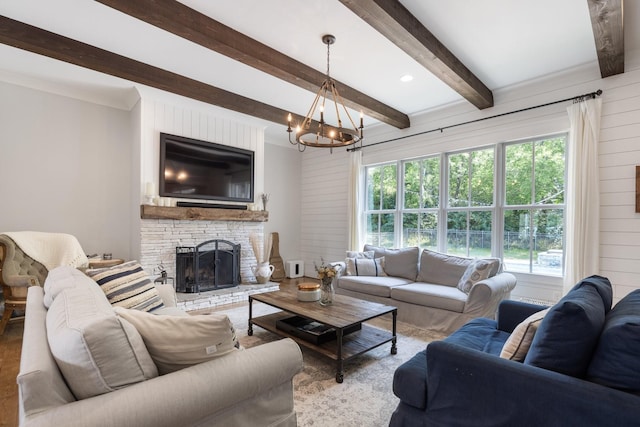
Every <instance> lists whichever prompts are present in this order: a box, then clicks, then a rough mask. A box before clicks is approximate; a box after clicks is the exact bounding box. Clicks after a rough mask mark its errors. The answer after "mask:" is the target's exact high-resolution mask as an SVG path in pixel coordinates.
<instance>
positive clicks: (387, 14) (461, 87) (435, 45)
mask: <svg viewBox="0 0 640 427" xmlns="http://www.w3.org/2000/svg"><path fill="white" fill-rule="evenodd" d="M340 2H341V3H342V4H344V5H345V6H346V7H348V8H349V9H351V11H352V12H354V13H355V14H356V15H358V16H359V17H360V18H362V19H363V20H364V21H365V22H366V23H368V24H369V25H371V26H372V27H373V28H375V29H376V30H378V32H380V33H381V34H382V35H384V36H385V37H386V38H388V39H389V40H391V41H392V42H393V43H394V44H396V45H397V46H398V47H400V48H401V49H402V50H404V51H405V52H406V53H407V54H409V55H410V56H411V57H412V58H414V59H415V60H416V61H418V62H419V63H420V64H421V65H422V66H423V67H425V68H426V69H427V70H429V71H430V72H431V73H433V74H434V75H435V76H436V77H438V78H439V79H440V80H442V81H443V82H444V83H446V84H447V85H449V86H450V87H451V88H452V89H453V90H455V91H456V92H458V93H459V94H460V95H462V96H463V97H464V98H465V99H466V100H468V101H469V102H471V103H472V104H473V105H475V106H476V107H478V108H479V109H483V108H487V107H492V106H493V94H492V92H491V90H489V88H487V87H486V86H485V85H484V83H482V82H481V81H480V79H479V78H477V77H476V76H475V75H474V74H473V73H472V72H471V71H470V70H469V69H468V68H467V67H466V66H465V65H464V64H463V63H462V62H460V60H459V59H458V58H456V57H455V55H453V53H451V51H449V50H448V49H447V48H446V47H445V46H444V45H443V44H442V43H440V41H439V40H438V39H437V38H436V37H435V36H434V35H433V34H432V33H431V32H430V31H429V30H427V29H426V28H425V27H424V26H423V25H422V23H420V21H418V19H417V18H416V17H415V16H413V15H412V14H411V13H410V12H409V11H408V10H407V9H406V8H405V7H404V6H403V5H402V4H400V2H399V1H398V0H340Z"/></svg>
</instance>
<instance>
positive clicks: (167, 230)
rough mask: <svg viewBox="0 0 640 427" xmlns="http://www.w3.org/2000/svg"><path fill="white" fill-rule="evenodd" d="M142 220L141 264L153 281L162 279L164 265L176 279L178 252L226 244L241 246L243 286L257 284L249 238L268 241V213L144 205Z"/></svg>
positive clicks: (241, 277) (240, 273) (240, 268)
mask: <svg viewBox="0 0 640 427" xmlns="http://www.w3.org/2000/svg"><path fill="white" fill-rule="evenodd" d="M141 217H142V220H141V226H140V263H141V264H142V266H143V268H144V269H145V270H146V271H147V272H148V273H149V274H150V275H151V277H153V278H155V277H157V276H159V275H160V270H159V269H158V266H159V265H162V266H163V267H164V269H165V270H166V271H167V275H168V276H169V277H173V278H176V248H179V247H194V248H195V247H197V246H198V245H200V244H202V243H203V242H208V241H210V240H225V241H229V242H233V244H237V245H239V250H238V254H239V267H238V268H239V276H240V277H239V283H240V284H252V283H255V282H256V280H255V277H254V275H253V272H252V270H251V267H252V266H255V265H256V259H255V257H254V254H253V250H252V249H251V242H250V240H249V236H251V235H252V234H255V235H256V236H258V238H259V239H260V241H263V240H264V226H263V223H264V221H266V220H267V218H268V214H267V212H264V211H244V210H231V209H205V208H181V207H160V206H149V205H143V206H142V209H141Z"/></svg>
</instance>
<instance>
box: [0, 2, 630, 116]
mask: <svg viewBox="0 0 640 427" xmlns="http://www.w3.org/2000/svg"><path fill="white" fill-rule="evenodd" d="M181 2H182V3H183V4H185V5H187V6H189V7H191V8H193V9H196V10H198V11H200V12H202V13H204V14H206V15H208V16H210V17H211V18H213V19H215V20H218V21H220V22H222V23H224V24H226V25H228V26H230V27H232V28H234V29H235V30H237V31H240V32H242V33H245V34H247V35H249V36H250V37H252V38H254V39H256V40H258V41H260V42H262V43H264V44H267V45H269V46H271V47H273V48H275V49H276V50H278V51H280V52H282V53H284V54H285V55H287V56H290V57H292V58H294V59H296V60H298V61H300V62H302V63H304V64H307V65H309V66H311V67H313V68H315V69H317V70H319V71H321V72H324V71H325V69H326V46H325V45H324V44H322V42H321V36H322V35H323V34H326V33H330V34H333V35H335V36H336V38H337V41H336V43H335V44H334V45H333V46H332V47H331V75H332V76H333V77H335V78H336V79H337V80H338V81H340V82H343V83H345V84H348V85H350V86H351V87H353V88H355V89H357V90H359V91H361V92H364V93H366V94H367V95H369V96H372V97H373V98H375V99H377V100H379V101H381V102H383V103H385V104H387V105H389V106H391V107H393V108H395V109H397V110H400V111H401V112H403V113H405V114H407V115H409V116H411V115H414V114H416V113H419V112H422V111H425V110H428V109H431V108H434V107H438V106H442V105H444V104H449V103H453V102H460V101H462V100H463V98H462V97H461V96H460V95H459V94H458V93H456V92H455V91H453V90H452V89H450V88H449V87H448V86H447V85H445V84H444V83H442V82H441V81H440V80H439V79H437V78H436V77H434V76H433V75H432V74H431V73H429V72H428V71H427V70H426V69H424V68H423V67H422V66H421V65H419V64H418V63H417V62H416V61H415V60H413V59H412V58H411V57H409V56H408V55H407V54H405V53H404V52H403V51H402V50H400V49H399V48H398V47H397V46H395V45H394V44H393V43H391V42H390V41H389V40H387V39H386V38H385V37H383V36H382V35H381V34H379V33H378V32H377V31H376V30H374V29H373V28H372V27H370V26H368V25H367V24H366V23H365V22H364V21H362V20H361V19H360V18H359V17H358V16H356V15H355V14H353V13H352V12H351V11H350V10H349V9H347V8H346V7H345V6H343V5H342V4H341V3H340V2H339V1H337V0H269V1H266V0H262V1H256V0H233V1H231V0H226V1H222V0H217V1H210V0H182V1H181ZM400 2H401V3H402V4H403V5H404V6H405V7H406V8H407V9H408V10H409V11H410V12H411V13H412V14H413V15H414V16H416V17H417V18H418V19H419V20H420V21H421V22H422V24H423V25H424V26H425V27H426V28H428V29H429V30H430V31H431V32H432V33H433V34H434V35H435V36H436V37H437V38H438V39H439V40H440V41H441V42H442V43H443V44H444V45H445V46H447V48H448V49H449V50H450V51H451V52H452V53H453V54H454V55H455V56H456V57H457V58H458V59H459V60H461V61H462V62H463V63H464V64H465V65H466V66H467V68H469V69H470V70H471V72H472V73H474V74H475V75H476V76H477V77H478V78H479V79H480V80H481V81H482V82H483V83H484V84H485V85H486V86H487V87H488V88H489V89H491V90H496V89H500V88H504V87H508V86H510V85H514V84H518V83H522V82H524V81H527V80H530V79H533V78H537V77H540V76H544V75H547V74H551V73H555V72H558V71H562V70H566V69H570V68H573V67H576V66H580V65H583V64H586V63H593V62H595V61H597V56H596V50H595V43H594V38H593V32H592V27H591V22H590V19H589V11H588V6H587V1H586V0H560V1H559V0H518V1H513V0H482V1H478V0H448V1H442V0H401V1H400ZM639 3H640V2H639V1H637V0H627V1H626V2H625V4H624V7H625V8H624V24H625V50H627V51H630V50H635V49H638V48H640V28H638V25H639V24H638V23H639V22H640V4H639ZM0 15H4V16H7V17H9V18H12V19H15V20H18V21H22V22H25V23H28V24H31V25H34V26H37V27H40V28H43V29H46V30H49V31H52V32H54V33H58V34H61V35H64V36H67V37H70V38H73V39H76V40H80V41H83V42H85V43H88V44H91V45H94V46H97V47H100V48H103V49H106V50H109V51H112V52H115V53H118V54H120V55H124V56H127V57H130V58H132V59H136V60H138V61H142V62H145V63H148V64H151V65H154V66H157V67H160V68H163V69H166V70H169V71H172V72H176V73H179V74H182V75H184V76H187V77H190V78H193V79H196V80H200V81H202V82H205V83H208V84H211V85H214V86H218V87H220V88H223V89H226V90H228V91H231V92H235V93H237V94H240V95H243V96H247V97H249V98H252V99H255V100H258V101H261V102H264V103H267V104H270V105H273V106H276V107H279V108H282V109H284V110H290V111H293V112H296V113H298V114H306V112H307V110H308V108H309V105H310V104H311V101H312V99H313V96H314V93H311V92H309V91H306V90H304V89H301V88H299V87H297V86H293V85H291V84H289V83H285V82H283V81H281V80H279V79H276V78H275V77H272V76H269V75H267V74H265V73H263V72H260V71H257V70H255V69H253V68H251V67H249V66H247V65H244V64H241V63H239V62H236V61H234V60H232V59H229V58H227V57H225V56H223V55H221V54H218V53H216V52H213V51H210V50H208V49H206V48H204V47H202V46H199V45H196V44H194V43H192V42H189V41H186V40H183V39H180V38H178V37H176V36H174V35H172V34H170V33H168V32H165V31H164V30H160V29H158V28H156V27H153V26H151V25H149V24H146V23H144V22H141V21H138V20H137V19H135V18H132V17H130V16H127V15H125V14H123V13H121V12H118V11H116V10H114V9H111V8H109V7H107V6H104V5H102V4H100V3H98V2H94V1H87V0H56V1H51V0H2V1H0ZM405 74H410V75H412V76H413V77H414V79H413V80H412V81H411V82H409V83H402V82H401V81H400V77H402V76H403V75H405ZM0 79H2V80H5V81H10V82H14V83H19V84H25V85H29V86H34V87H37V88H40V89H44V90H51V91H54V92H59V91H61V90H63V91H67V92H70V93H73V94H74V95H73V96H77V97H79V98H87V99H93V100H95V99H99V102H102V103H105V104H107V105H112V106H116V107H119V108H130V107H131V105H132V103H133V102H135V100H133V99H132V98H134V97H135V91H133V90H132V89H131V88H132V87H133V86H134V84H133V83H130V82H126V81H123V80H121V79H118V78H115V77H111V76H108V75H104V74H101V73H98V72H94V71H90V70H86V69H82V68H80V67H77V66H74V65H69V64H66V63H62V62H59V61H56V60H53V59H48V58H45V57H42V56H39V55H37V54H33V53H29V52H25V51H22V50H19V49H16V48H12V47H9V46H6V45H0ZM283 122H284V118H283ZM374 122H375V120H373V119H370V118H367V119H366V121H365V124H367V125H368V124H371V123H374ZM265 123H266V122H265ZM283 127H284V126H283Z"/></svg>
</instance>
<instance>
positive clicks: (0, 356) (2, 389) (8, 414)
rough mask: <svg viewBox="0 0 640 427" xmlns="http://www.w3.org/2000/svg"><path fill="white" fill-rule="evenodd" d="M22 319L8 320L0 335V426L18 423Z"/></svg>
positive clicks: (7, 426)
mask: <svg viewBox="0 0 640 427" xmlns="http://www.w3.org/2000/svg"><path fill="white" fill-rule="evenodd" d="M23 331H24V321H22V320H16V321H12V322H9V324H8V325H7V328H6V329H5V331H4V334H3V335H2V336H0V414H1V415H0V426H2V427H15V426H17V425H18V385H17V384H16V377H17V376H18V371H19V370H20V351H21V350H22V332H23Z"/></svg>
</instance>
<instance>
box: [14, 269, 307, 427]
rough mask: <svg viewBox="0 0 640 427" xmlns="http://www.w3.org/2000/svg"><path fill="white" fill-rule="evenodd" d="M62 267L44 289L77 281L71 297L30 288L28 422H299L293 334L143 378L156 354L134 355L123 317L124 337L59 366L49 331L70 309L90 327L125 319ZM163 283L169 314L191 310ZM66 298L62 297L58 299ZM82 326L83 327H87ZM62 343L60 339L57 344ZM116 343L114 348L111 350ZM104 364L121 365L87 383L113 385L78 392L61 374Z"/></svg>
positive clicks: (24, 368) (23, 363) (23, 383)
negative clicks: (99, 320) (97, 319)
mask: <svg viewBox="0 0 640 427" xmlns="http://www.w3.org/2000/svg"><path fill="white" fill-rule="evenodd" d="M59 269H61V270H59ZM59 269H58V268H57V269H54V270H52V271H51V272H50V273H49V275H48V277H47V281H46V282H45V289H49V287H48V286H47V285H52V284H55V283H51V282H56V281H63V282H64V286H62V288H65V287H67V285H69V286H68V287H69V289H71V290H68V289H63V290H62V291H61V292H62V293H60V294H59V295H64V297H63V298H61V297H60V296H59V295H58V296H55V295H53V297H55V300H54V301H53V303H51V304H49V303H48V304H47V305H48V306H49V307H50V308H49V310H48V309H47V307H46V306H45V300H46V299H50V298H51V297H52V296H51V295H47V296H45V292H44V291H45V289H43V288H42V287H40V286H32V287H30V288H29V290H28V298H27V309H26V319H25V325H24V338H23V344H22V357H21V360H20V373H19V375H18V378H17V381H18V387H19V405H20V408H19V409H20V411H19V414H20V425H21V426H29V427H31V426H66V427H69V426H92V427H95V426H114V427H115V426H118V427H123V426H136V427H141V426H154V427H159V426H195V425H197V426H209V425H218V426H245V425H246V426H249V425H250V426H295V425H297V421H296V413H295V411H294V404H293V384H292V379H293V377H294V375H295V374H296V373H298V372H299V371H300V370H301V369H302V354H301V352H300V348H299V347H298V345H297V344H296V343H295V342H293V341H292V340H290V339H283V340H280V341H276V342H272V343H268V344H264V345H260V346H257V347H253V348H249V349H233V350H232V351H230V352H229V353H226V354H224V355H222V356H219V357H217V358H215V359H213V360H209V361H207V362H204V363H199V364H196V365H194V366H191V367H187V368H184V369H181V370H177V371H175V372H172V373H167V374H164V375H159V376H156V375H150V377H151V378H150V379H144V378H142V380H140V378H137V379H136V378H134V377H136V376H138V377H139V376H145V375H146V371H145V373H142V374H140V372H142V371H144V370H145V368H142V369H139V368H141V367H144V366H147V368H146V369H147V371H150V370H153V369H154V368H155V367H153V366H150V365H149V364H148V363H147V365H145V360H146V362H148V359H145V358H144V357H142V356H138V353H135V354H136V355H135V360H130V358H128V356H127V355H128V354H130V353H131V352H130V350H131V349H130V347H129V346H127V344H131V346H133V347H135V345H136V344H135V342H134V340H133V339H130V336H131V335H129V332H130V331H129V330H128V329H127V327H125V326H124V323H123V324H122V325H123V326H122V329H123V330H124V331H125V333H126V334H128V335H126V337H125V338H126V339H125V341H126V342H125V345H124V346H123V345H121V344H122V343H119V344H117V345H114V346H113V347H109V346H107V347H105V348H103V349H102V350H103V353H102V354H100V351H96V350H95V349H93V350H92V353H91V358H90V360H89V361H88V363H85V364H82V363H78V365H77V366H68V365H65V366H63V368H64V369H60V368H59V362H60V360H58V361H56V359H55V358H54V356H53V354H52V348H53V347H50V346H49V341H48V336H47V334H48V330H49V332H51V329H55V328H57V327H58V324H59V323H62V322H63V321H65V318H69V317H70V316H76V319H77V318H78V317H81V318H82V319H81V321H82V322H80V323H82V325H87V324H88V323H87V322H86V320H87V319H91V317H92V316H95V315H97V316H103V317H104V318H106V319H107V320H108V321H109V322H111V323H110V325H111V326H113V325H116V329H118V327H117V325H120V323H118V322H119V320H115V323H114V319H117V318H118V317H117V316H116V315H115V314H113V318H114V319H111V317H110V316H111V315H110V313H109V310H113V309H112V308H111V305H110V304H109V303H108V301H107V299H106V296H105V295H104V293H103V292H102V290H100V288H99V287H98V286H97V284H96V282H95V281H93V280H92V279H91V278H89V277H87V276H86V275H85V274H84V273H82V272H80V271H79V270H76V269H73V268H71V267H59ZM96 288H97V289H98V291H97V292H96V291H95V289H96ZM157 288H158V291H159V292H160V296H161V297H162V300H163V303H164V305H165V307H164V308H162V309H161V310H162V311H163V312H164V314H168V313H169V314H172V315H185V313H182V312H180V310H179V309H177V308H176V307H175V294H174V292H173V289H172V288H171V285H158V286H157ZM58 290H60V289H58ZM61 299H62V300H63V301H64V302H60V301H59V300H61ZM54 304H55V306H54ZM105 304H106V305H105ZM61 306H62V307H61ZM107 307H108V308H107ZM52 312H53V313H52ZM94 313H97V314H94ZM89 323H90V322H89ZM125 323H126V322H125ZM72 326H73V325H72ZM82 328H84V329H85V330H84V331H81V330H80V329H82ZM88 329H90V327H88V326H82V327H78V328H76V330H73V328H72V330H70V331H67V332H65V333H67V335H66V336H67V337H68V336H69V334H77V333H79V332H83V333H85V334H87V332H86V330H88ZM101 333H102V332H101V331H98V334H95V333H94V339H95V335H97V336H98V339H97V342H96V343H95V344H87V345H88V346H91V345H96V346H97V345H101V344H104V343H101V342H100V341H101V340H102V337H101V335H100V334H101ZM109 333H110V332H109ZM105 335H107V333H105ZM85 336H86V335H85ZM53 339H56V338H53ZM105 339H106V338H105ZM129 341H131V342H129ZM87 342H88V341H87ZM59 344H60V342H58V343H56V346H58V345H59ZM85 344H86V343H85ZM139 344H140V343H139V342H138V345H139ZM65 345H66V343H65ZM70 345H77V343H76V344H70ZM109 349H111V351H112V354H104V353H108V352H109ZM138 350H140V348H138V349H136V351H138ZM144 350H146V349H143V352H144ZM70 353H71V355H70V357H71V358H73V360H76V358H77V359H81V357H82V355H81V354H75V352H70ZM77 353H82V352H77ZM123 357H124V358H125V359H126V360H125V359H123ZM58 359H60V358H59V357H58ZM105 360H106V361H105ZM101 363H102V364H103V365H104V364H107V365H108V364H110V365H111V368H113V367H114V366H113V365H114V364H116V366H115V368H116V369H114V371H113V372H111V373H110V374H109V373H107V374H105V373H104V372H103V371H101V372H100V374H99V375H94V374H91V375H86V376H83V377H82V378H80V380H81V381H84V382H85V383H88V384H84V385H88V386H90V387H107V388H111V389H113V391H108V392H104V393H101V394H97V395H95V396H92V397H87V398H83V399H76V397H75V396H74V393H73V392H72V390H77V388H74V387H73V386H72V385H71V383H70V382H69V380H70V379H71V378H69V375H67V377H65V376H64V375H63V372H67V373H69V372H74V371H78V372H83V371H82V370H83V369H87V368H88V365H97V364H101ZM125 365H126V366H125ZM131 366H133V368H132V367H131ZM100 369H102V368H100ZM128 370H133V371H135V372H136V374H135V375H134V374H131V375H130V376H131V382H132V384H130V385H129V384H128V380H129V378H127V375H128V374H127V372H128ZM85 377H86V378H85ZM76 380H77V378H76V379H74V381H76ZM136 381H138V382H136ZM134 382H135V383H134ZM114 384H115V385H114Z"/></svg>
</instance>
